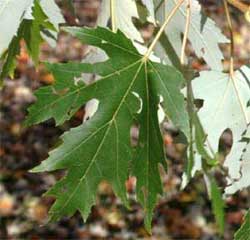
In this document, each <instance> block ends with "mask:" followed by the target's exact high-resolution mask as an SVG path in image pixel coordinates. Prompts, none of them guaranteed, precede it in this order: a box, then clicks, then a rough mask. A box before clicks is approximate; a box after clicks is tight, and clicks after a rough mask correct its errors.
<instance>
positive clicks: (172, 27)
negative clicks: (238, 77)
mask: <svg viewBox="0 0 250 240" xmlns="http://www.w3.org/2000/svg"><path fill="white" fill-rule="evenodd" d="M154 2H155V6H157V11H156V19H157V20H158V21H159V22H161V23H162V22H163V21H164V20H165V18H166V16H167V15H168V14H169V12H170V10H171V9H172V8H173V7H174V6H175V5H176V3H177V1H176V0H169V1H161V0H155V1H154ZM187 4H188V1H187V0H186V1H184V3H183V4H182V6H181V7H180V8H179V9H178V10H177V12H176V14H175V16H174V17H173V18H172V19H171V22H170V23H169V25H168V27H167V28H166V30H165V33H166V36H167V38H168V40H169V42H170V43H171V45H172V47H173V48H174V50H175V52H176V53H177V55H178V56H180V54H181V47H182V34H183V33H184V31H185V22H186V14H187V13H186V6H187ZM203 19H205V21H204V20H203ZM188 39H189V41H190V43H191V45H192V47H193V49H194V52H195V54H196V55H197V56H198V57H199V58H203V59H204V60H205V62H206V63H207V64H208V65H209V67H211V69H213V70H222V69H223V66H222V60H223V59H224V57H223V55H222V52H221V50H220V48H219V44H220V43H228V42H229V41H228V39H227V38H226V37H225V36H224V35H223V34H222V32H221V30H220V29H219V28H218V27H217V26H216V25H215V22H214V21H213V20H212V19H211V18H209V17H206V16H205V15H204V14H203V13H202V11H201V6H200V4H199V2H198V1H197V0H193V1H191V22H190V30H189V34H188ZM158 47H159V48H158V52H156V53H158V55H159V57H161V58H162V57H163V58H166V57H168V56H166V54H165V51H164V49H162V47H160V46H158ZM165 47H166V46H165ZM167 54H168V53H167Z"/></svg>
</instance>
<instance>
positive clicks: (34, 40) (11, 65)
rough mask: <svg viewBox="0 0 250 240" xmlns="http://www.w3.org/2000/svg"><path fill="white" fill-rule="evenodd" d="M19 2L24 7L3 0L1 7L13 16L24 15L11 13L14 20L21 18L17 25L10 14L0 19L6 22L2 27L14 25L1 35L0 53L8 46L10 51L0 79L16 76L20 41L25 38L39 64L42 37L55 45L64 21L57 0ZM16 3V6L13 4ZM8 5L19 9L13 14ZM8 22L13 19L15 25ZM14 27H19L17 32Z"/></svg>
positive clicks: (35, 61)
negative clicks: (60, 26) (10, 17)
mask: <svg viewBox="0 0 250 240" xmlns="http://www.w3.org/2000/svg"><path fill="white" fill-rule="evenodd" d="M19 2H20V3H21V2H23V6H22V7H19V6H17V5H16V1H15V3H14V1H12V0H11V1H0V9H1V6H2V8H3V9H4V8H5V9H6V11H7V12H11V13H12V15H13V14H16V15H17V14H19V15H20V14H21V17H18V16H15V15H14V16H12V17H14V18H15V19H19V21H18V22H16V23H15V24H13V21H12V20H11V19H9V17H8V16H5V15H6V14H7V13H5V14H3V16H2V18H4V19H3V20H1V21H0V22H1V24H2V22H3V23H5V24H6V25H5V26H4V27H1V25H0V27H1V29H4V30H5V28H6V26H8V25H10V26H11V28H10V29H6V30H5V32H6V33H4V34H2V35H1V39H2V43H1V40H0V54H1V53H2V52H3V51H4V50H5V49H7V47H8V50H6V51H5V52H4V53H3V54H2V57H1V60H2V61H3V67H2V69H1V75H0V79H3V78H4V77H7V76H10V77H13V75H14V70H15V67H16V56H17V55H18V54H19V53H20V41H21V40H22V39H24V40H25V43H26V46H27V49H28V52H29V54H30V55H31V57H32V59H33V61H34V63H35V65H38V61H39V51H40V49H39V47H40V45H41V43H42V42H43V39H46V41H48V42H49V43H50V44H51V45H55V42H56V41H55V40H56V38H57V31H58V30H59V24H60V23H63V22H64V18H63V16H62V15H61V13H60V9H59V8H58V6H57V5H56V3H55V2H54V0H42V1H38V0H33V1H32V0H29V1H27V0H26V2H25V1H23V0H22V1H18V4H19ZM24 2H25V4H24ZM1 4H2V5H1ZM11 4H12V5H11ZM13 4H14V5H15V7H13ZM8 8H11V9H19V10H18V11H16V12H14V13H13V11H12V10H8ZM20 11H21V12H20ZM3 12H5V11H3ZM0 19H1V15H0ZM5 21H6V22H5ZM7 21H9V22H10V21H12V24H8V23H7ZM14 26H15V27H16V31H14Z"/></svg>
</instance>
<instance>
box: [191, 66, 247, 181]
mask: <svg viewBox="0 0 250 240" xmlns="http://www.w3.org/2000/svg"><path fill="white" fill-rule="evenodd" d="M249 76H250V68H249V67H247V66H243V67H242V68H241V69H240V70H238V71H236V72H235V73H234V75H233V76H229V74H227V73H221V72H217V71H202V72H200V76H199V77H198V78H195V79H194V80H193V81H192V88H193V93H194V98H195V99H200V100H203V101H204V102H203V106H202V107H201V108H200V109H199V111H198V117H199V118H200V122H201V125H202V127H203V129H204V132H205V133H206V134H207V138H206V141H205V146H206V149H207V151H208V152H211V153H215V154H216V153H217V152H218V146H219V139H220V137H221V135H222V133H223V132H224V131H225V130H226V129H230V130H231V131H232V135H233V145H232V148H231V151H230V153H229V154H228V155H227V157H226V160H225V163H224V166H225V167H228V171H229V176H230V177H231V179H239V178H240V161H238V159H240V158H241V155H242V151H243V149H244V148H245V145H246V143H245V142H242V141H241V139H242V133H243V132H244V131H245V130H246V129H247V126H248V124H249V121H250V120H249V119H250V108H249V107H248V102H249V96H250V88H249V85H248V81H249V79H248V78H249ZM229 183H230V182H229Z"/></svg>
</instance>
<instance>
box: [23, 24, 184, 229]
mask: <svg viewBox="0 0 250 240" xmlns="http://www.w3.org/2000/svg"><path fill="white" fill-rule="evenodd" d="M65 30H66V31H67V32H70V33H71V34H72V35H74V36H76V37H77V38H79V39H80V40H81V41H83V42H84V43H88V44H91V45H93V46H96V47H99V48H101V49H102V50H104V51H105V52H106V54H107V55H108V57H109V60H107V61H106V62H103V63H97V64H93V65H90V64H84V63H79V64H77V63H67V64H48V67H49V69H50V71H51V72H52V73H53V74H54V76H55V79H56V83H55V84H54V85H53V86H47V87H44V88H41V89H40V90H38V91H37V92H36V97H37V102H36V103H35V104H34V105H33V106H32V107H31V108H30V110H29V117H28V119H27V120H26V123H27V124H32V123H38V122H40V121H44V120H46V119H49V118H54V119H55V120H56V123H57V124H61V123H63V122H64V121H65V120H67V119H70V117H71V116H72V115H73V114H74V113H75V112H76V111H77V110H78V109H79V108H80V107H81V106H82V105H83V104H85V103H86V102H87V101H89V100H91V99H96V100H98V101H99V105H98V109H97V111H96V113H95V114H94V116H93V117H92V118H91V119H90V120H88V121H86V122H84V123H83V124H82V125H80V126H79V127H77V128H73V129H71V130H70V131H69V132H67V133H65V134H64V135H63V136H62V139H63V144H62V145H61V146H59V148H57V149H56V150H53V151H52V152H51V153H50V156H49V158H48V159H47V160H45V161H43V162H42V164H41V165H40V166H38V167H36V168H35V169H33V172H41V171H53V170H57V169H67V175H66V176H65V177H64V178H63V179H62V180H61V181H59V182H58V183H57V184H55V186H53V187H52V189H51V190H49V191H48V194H49V195H53V196H55V197H56V198H57V200H56V202H55V204H54V205H53V207H52V208H51V210H50V214H51V219H52V220H56V219H58V218H60V217H62V216H63V215H69V216H70V215H72V214H74V212H75V211H76V210H79V211H80V212H81V214H82V216H83V217H84V218H86V217H87V216H88V214H89V212H90V208H91V206H92V205H93V204H94V203H95V195H96V190H97V186H98V184H99V183H100V182H101V181H102V180H107V181H109V182H110V183H111V184H112V187H113V189H114V191H115V193H116V195H117V196H119V197H120V198H121V199H122V201H123V202H124V203H125V204H126V205H127V204H128V203H127V196H126V189H125V181H126V179H127V178H128V176H129V175H131V174H132V175H134V176H136V177H137V198H138V201H139V202H140V203H141V204H142V205H143V207H144V209H145V213H146V219H145V224H146V227H147V229H150V226H151V219H152V214H153V209H154V206H155V204H156V201H157V195H159V194H161V193H162V186H161V179H160V174H159V170H158V165H159V164H161V165H163V166H164V167H165V169H166V162H165V154H164V149H163V142H162V136H161V132H160V129H159V124H158V117H157V109H158V104H159V100H160V96H161V97H162V99H163V100H162V102H161V105H162V106H163V108H164V110H165V113H166V115H167V117H168V118H169V119H170V120H171V121H172V122H173V123H174V124H175V125H176V126H177V127H179V128H180V129H181V130H182V131H183V132H184V133H185V134H187V132H188V115H187V112H186V110H185V104H184V97H183V95H182V94H181V92H180V88H181V86H182V84H183V77H182V75H181V74H180V73H179V72H178V71H176V70H175V69H174V68H173V67H169V66H164V65H161V64H158V63H154V62H151V61H149V60H148V59H147V58H145V57H144V56H141V55H140V54H139V53H138V52H137V50H136V48H135V47H134V46H133V44H132V43H131V41H130V40H129V39H127V38H126V36H125V35H124V34H123V33H122V32H121V31H119V30H118V32H117V33H113V32H111V31H110V30H108V29H105V28H100V27H98V28H96V29H88V28H66V29H65ZM82 73H95V74H98V75H100V76H101V79H100V80H98V81H97V82H94V83H92V84H89V85H86V84H84V83H83V82H80V83H76V81H75V80H76V79H78V78H79V77H80V76H81V75H82ZM133 124H137V125H138V126H139V131H140V134H139V140H138V145H137V147H135V148H133V147H131V143H130V128H131V126H132V125H133Z"/></svg>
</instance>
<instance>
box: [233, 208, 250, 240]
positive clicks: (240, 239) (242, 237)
mask: <svg viewBox="0 0 250 240" xmlns="http://www.w3.org/2000/svg"><path fill="white" fill-rule="evenodd" d="M234 239H235V240H249V239H250V211H248V212H247V214H246V215H245V217H244V222H243V224H242V225H241V227H240V229H239V230H238V231H237V232H236V233H235V235H234Z"/></svg>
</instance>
